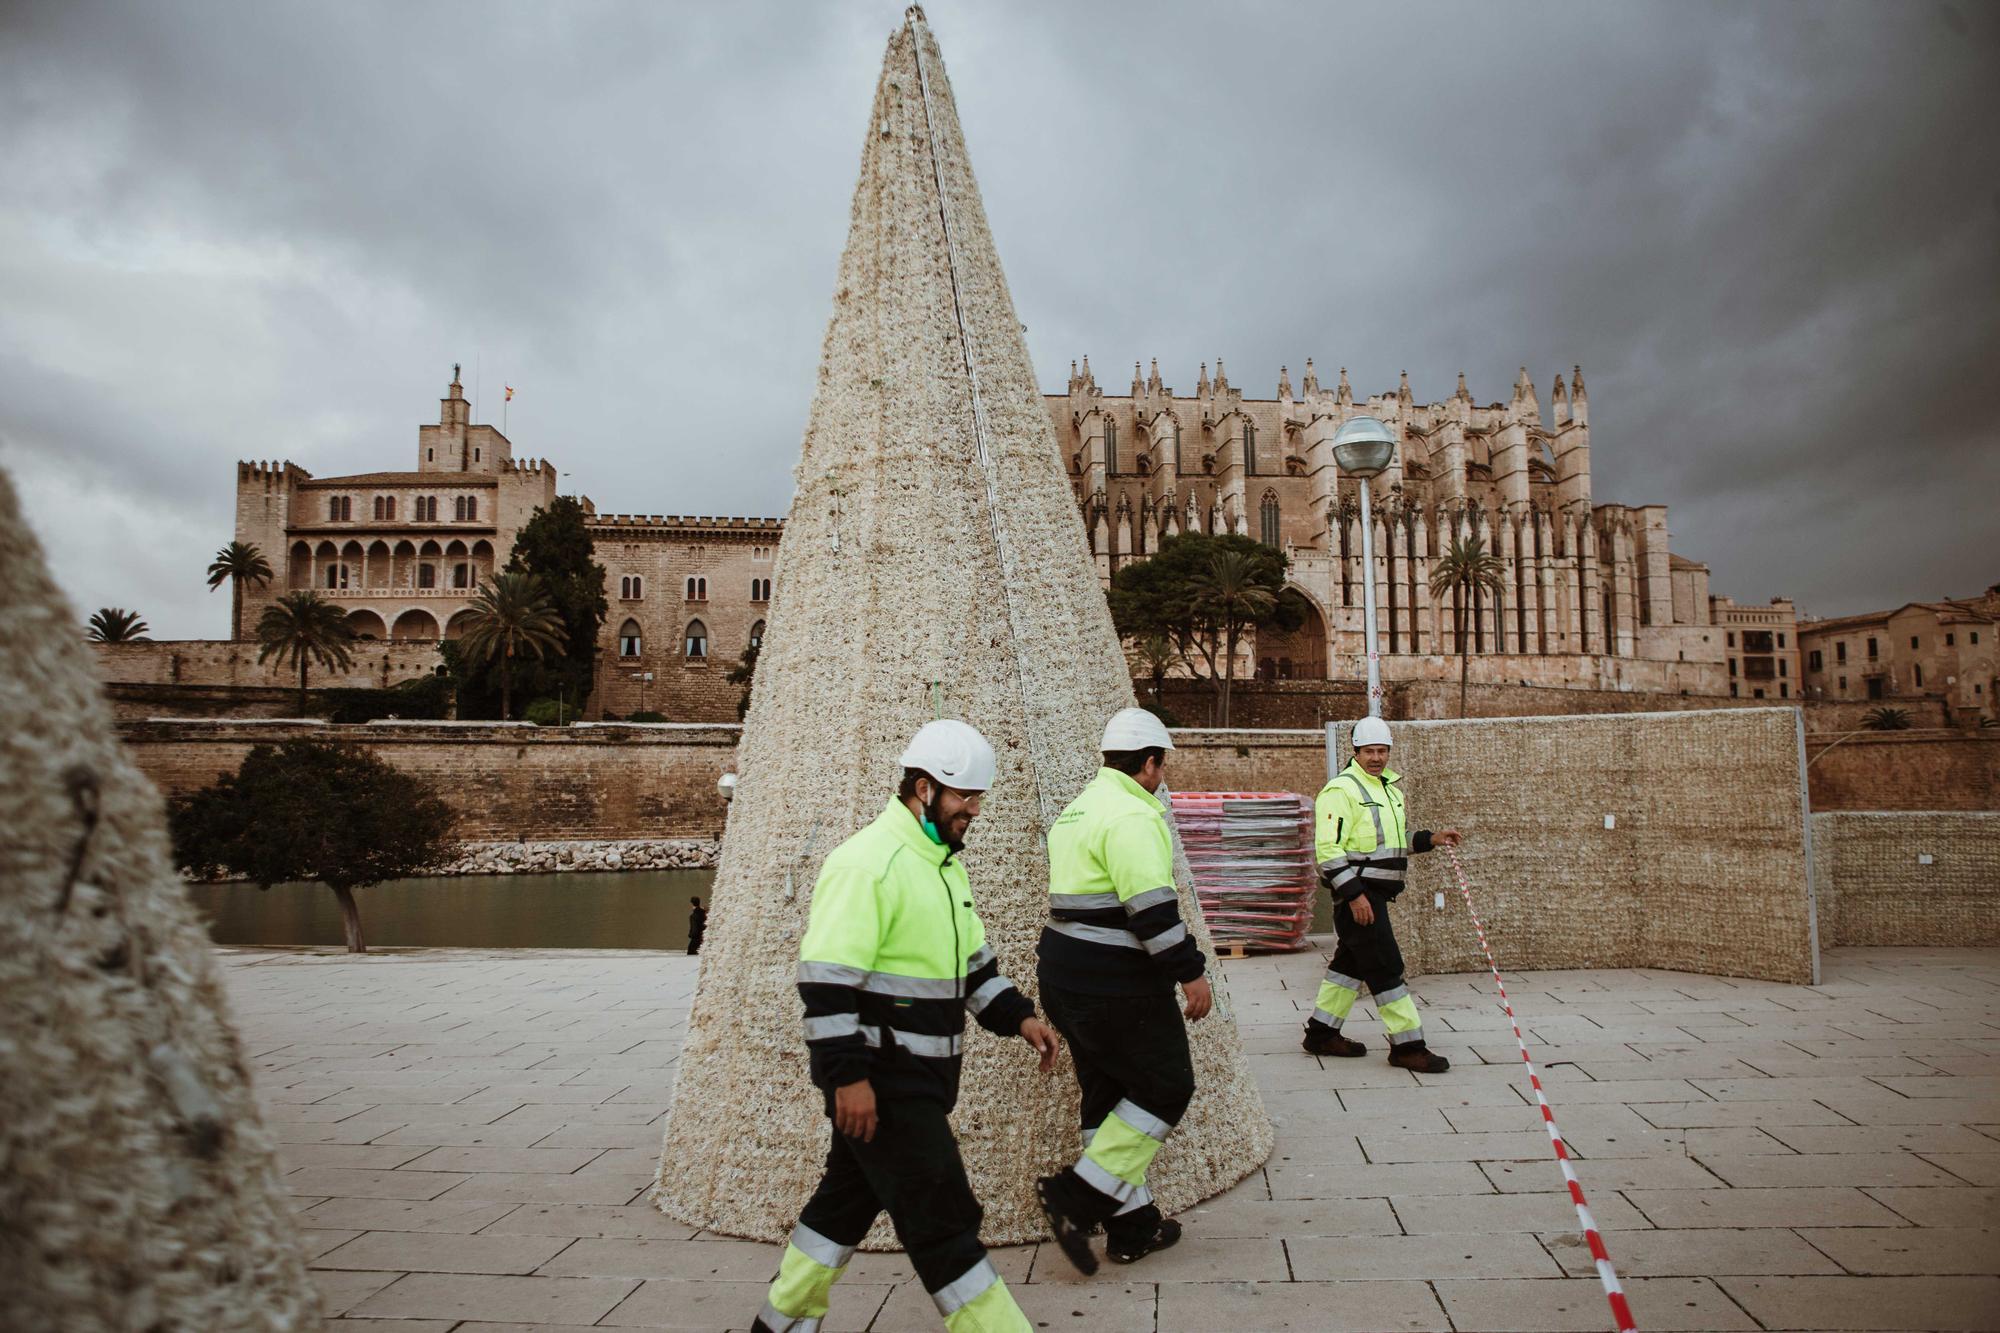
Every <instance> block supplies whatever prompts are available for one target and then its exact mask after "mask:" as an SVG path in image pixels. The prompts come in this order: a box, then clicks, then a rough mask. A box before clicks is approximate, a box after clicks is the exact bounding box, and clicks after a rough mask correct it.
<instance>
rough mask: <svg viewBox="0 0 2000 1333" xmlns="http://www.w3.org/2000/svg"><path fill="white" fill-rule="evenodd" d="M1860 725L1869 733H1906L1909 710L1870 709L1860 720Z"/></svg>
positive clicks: (1908, 724) (1908, 725) (1908, 722)
mask: <svg viewBox="0 0 2000 1333" xmlns="http://www.w3.org/2000/svg"><path fill="white" fill-rule="evenodd" d="M1861 725H1862V726H1863V727H1865V728H1867V729H1868V730H1869V731H1908V730H1909V729H1910V710H1909V709H1907V708H1871V709H1869V710H1868V714H1867V716H1865V717H1863V718H1862V719H1861Z"/></svg>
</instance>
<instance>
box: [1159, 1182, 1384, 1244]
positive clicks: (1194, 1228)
mask: <svg viewBox="0 0 2000 1333" xmlns="http://www.w3.org/2000/svg"><path fill="white" fill-rule="evenodd" d="M1180 1221H1181V1225H1182V1226H1184V1227H1186V1228H1187V1240H1188V1241H1203V1242H1206V1241H1207V1240H1209V1239H1211V1238H1221V1237H1230V1236H1243V1237H1261V1236H1283V1237H1287V1238H1290V1237H1294V1236H1367V1235H1394V1234H1397V1233H1399V1232H1400V1231H1401V1230H1402V1226H1401V1225H1400V1224H1399V1223H1398V1222H1397V1221H1396V1214H1395V1212H1394V1211H1393V1210H1392V1209H1391V1208H1390V1206H1389V1201H1388V1200H1387V1199H1303V1200H1294V1199H1265V1198H1261V1197H1259V1198H1250V1197H1248V1196H1247V1195H1245V1194H1244V1192H1243V1191H1242V1190H1240V1189H1238V1190H1232V1191H1231V1192H1230V1193H1228V1194H1226V1195H1223V1196H1222V1197H1221V1198H1219V1199H1210V1200H1209V1201H1208V1202H1206V1203H1202V1204H1197V1205H1196V1206H1195V1207H1194V1208H1193V1209H1191V1210H1189V1211H1188V1212H1185V1213H1182V1214H1180Z"/></svg>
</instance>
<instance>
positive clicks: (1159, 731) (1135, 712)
mask: <svg viewBox="0 0 2000 1333" xmlns="http://www.w3.org/2000/svg"><path fill="white" fill-rule="evenodd" d="M1155 745H1157V746H1159V747H1160V748H1161V749H1162V750H1171V749H1173V748H1174V740H1173V737H1171V736H1169V735H1167V724H1166V723H1164V722H1162V721H1160V719H1159V718H1158V717H1156V716H1155V715H1153V714H1152V713H1149V712H1147V711H1146V710H1145V709H1143V708H1121V709H1119V710H1118V711H1117V712H1115V713H1113V714H1112V715H1111V720H1110V721H1109V722H1107V723H1105V724H1104V742H1103V744H1101V745H1099V746H1098V747H1097V748H1098V749H1100V750H1103V751H1104V752H1105V753H1107V754H1116V753H1118V752H1120V751H1123V750H1145V749H1150V748H1151V747H1153V746H1155Z"/></svg>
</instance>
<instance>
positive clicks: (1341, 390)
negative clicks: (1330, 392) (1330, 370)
mask: <svg viewBox="0 0 2000 1333" xmlns="http://www.w3.org/2000/svg"><path fill="white" fill-rule="evenodd" d="M1334 397H1335V399H1336V400H1337V401H1339V402H1341V403H1345V404H1348V405H1350V406H1351V405H1352V404H1353V402H1354V386H1353V385H1352V384H1349V383H1348V382H1347V367H1346V366H1342V367H1341V368H1340V384H1339V386H1338V387H1337V388H1336V389H1335V390H1334Z"/></svg>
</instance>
